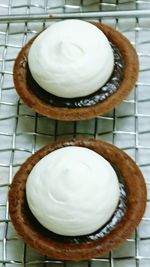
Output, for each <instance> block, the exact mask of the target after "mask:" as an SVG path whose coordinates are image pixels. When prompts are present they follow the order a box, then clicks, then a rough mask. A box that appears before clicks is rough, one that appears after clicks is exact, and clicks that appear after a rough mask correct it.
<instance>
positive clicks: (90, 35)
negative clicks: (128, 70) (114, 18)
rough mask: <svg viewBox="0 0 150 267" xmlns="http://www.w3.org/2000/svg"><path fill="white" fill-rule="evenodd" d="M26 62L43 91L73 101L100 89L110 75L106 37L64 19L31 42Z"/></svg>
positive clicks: (110, 55) (82, 23)
mask: <svg viewBox="0 0 150 267" xmlns="http://www.w3.org/2000/svg"><path fill="white" fill-rule="evenodd" d="M28 63H29V68H30V71H31V74H32V76H33V78H34V80H35V81H36V82H37V83H38V84H39V85H40V86H41V87H42V88H43V89H45V90H46V91H48V92H49V93H51V94H53V95H56V96H59V97H66V98H73V97H81V96H86V95H89V94H91V93H93V92H95V91H96V90H98V89H99V88H100V87H101V86H103V85H104V84H105V83H106V82H107V80H108V79H109V77H110V76H111V73H112V70H113V67H114V57H113V52H112V49H111V46H110V44H109V42H108V40H107V38H106V36H105V35H104V34H103V32H102V31H101V30H99V29H98V28H97V27H96V26H94V25H93V24H91V23H89V22H85V21H81V20H64V21H60V22H56V23H54V24H52V25H51V26H50V27H48V28H47V29H46V30H45V31H43V32H42V33H41V34H40V35H39V36H38V37H37V38H36V39H35V40H34V42H33V44H32V45H31V48H30V50H29V55H28Z"/></svg>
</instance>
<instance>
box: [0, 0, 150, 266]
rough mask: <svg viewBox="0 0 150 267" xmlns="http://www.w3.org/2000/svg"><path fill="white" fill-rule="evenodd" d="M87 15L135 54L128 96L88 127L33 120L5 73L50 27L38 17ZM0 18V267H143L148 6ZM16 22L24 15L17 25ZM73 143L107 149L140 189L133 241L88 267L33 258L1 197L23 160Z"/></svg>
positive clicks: (67, 8) (149, 124) (38, 4)
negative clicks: (137, 173) (117, 151)
mask: <svg viewBox="0 0 150 267" xmlns="http://www.w3.org/2000/svg"><path fill="white" fill-rule="evenodd" d="M88 11H90V12H94V13H93V15H92V18H93V19H95V18H97V19H98V17H99V20H101V21H102V22H104V23H107V24H109V25H111V26H113V27H115V28H116V29H118V30H119V31H121V32H123V34H124V35H125V36H127V38H128V39H129V40H130V41H131V43H132V44H133V45H134V46H135V48H136V50H137V53H138V56H139V60H140V73H139V79H138V82H137V84H136V87H135V90H133V92H132V93H131V94H130V96H129V98H128V99H127V100H125V101H124V102H123V103H122V104H121V105H120V106H118V107H117V108H116V109H115V110H113V111H112V112H110V113H108V114H105V115H104V116H99V117H97V118H95V119H93V120H86V121H81V122H80V121H79V122H61V121H54V120H50V119H48V118H46V117H43V116H40V115H39V114H36V113H34V112H33V111H31V109H30V108H28V107H27V106H26V105H25V104H24V103H23V102H22V101H21V100H20V99H19V97H18V95H17V93H16V91H15V88H14V84H13V75H12V68H13V64H14V60H15V58H16V55H17V54H18V52H19V51H20V49H21V47H22V46H23V45H24V44H25V42H26V41H27V40H29V39H30V38H31V37H32V36H33V35H35V34H36V33H37V32H39V31H40V30H42V29H43V28H45V27H46V26H48V25H49V23H51V21H50V20H49V21H48V20H47V19H46V17H44V16H45V15H46V14H48V13H53V14H55V18H57V16H58V15H61V16H62V18H65V17H66V16H68V15H69V14H70V13H74V14H75V15H76V16H77V17H79V16H86V15H87V16H89V15H90V14H89V13H86V14H85V13H83V12H88ZM106 11H107V12H108V13H107V14H106ZM95 12H96V13H95ZM99 12H100V13H99ZM34 14H36V16H35V17H36V18H37V16H39V17H38V20H35V17H34ZM41 14H42V16H41ZM0 15H1V16H0V21H1V23H0V86H1V94H0V267H2V266H7V267H14V266H53V267H59V266H60V267H61V266H65V267H66V266H67V267H71V266H76V267H77V266H78V267H80V266H82V267H90V266H91V267H108V266H111V267H120V266H121V267H135V266H136V267H141V266H142V267H149V266H150V202H149V192H150V175H149V173H150V92H149V90H150V1H149V0H145V1H144V0H138V1H132V0H120V1H119V0H118V1H117V0H106V1H105V0H104V1H98V0H97V1H96V0H95V1H94V0H85V1H84V0H82V1H80V0H74V1H73V0H72V1H71V0H70V1H67V0H66V1H64V0H56V1H53V0H50V1H47V0H45V1H44V0H39V1H38V0H31V1H30V0H29V1H27V0H26V1H25V0H22V1H21V0H16V1H13V0H12V1H11V0H9V1H8V0H0ZM8 15H9V16H8ZM18 15H20V16H21V15H24V16H22V19H21V20H20V21H17V16H18ZM69 16H70V15H69ZM96 16H97V17H96ZM80 136H82V137H94V138H96V139H102V140H105V141H108V142H110V143H113V144H115V145H116V146H118V147H120V148H121V149H123V150H124V151H126V152H127V153H128V154H129V155H130V156H131V157H132V158H133V159H135V161H136V162H137V164H138V166H139V167H140V169H141V171H142V172H143V174H144V176H145V180H146V184H147V190H148V201H147V209H146V212H145V215H144V217H143V219H142V221H141V223H140V225H139V227H138V229H137V230H136V231H135V233H133V235H132V236H131V237H130V238H129V239H128V240H127V241H126V242H125V243H124V244H123V245H122V246H120V247H119V248H118V249H116V250H115V251H113V252H111V253H109V254H108V255H105V256H103V257H101V258H96V259H91V260H90V261H84V262H78V263H76V262H63V261H58V260H53V259H49V258H46V257H43V256H41V255H39V254H38V253H36V252H35V251H33V250H32V249H31V248H29V247H28V246H27V245H26V244H24V242H23V241H21V240H20V239H19V238H18V237H17V235H16V233H15V231H14V229H13V226H12V224H11V221H10V218H9V213H8V201H7V193H8V188H9V184H10V183H11V181H12V177H13V175H14V174H15V172H16V171H17V170H18V168H19V166H20V165H21V164H22V163H23V161H24V160H25V159H26V158H27V157H28V156H30V155H31V154H32V153H34V152H35V151H36V150H37V149H39V148H40V147H42V146H43V145H45V144H47V143H49V142H52V141H54V140H56V139H63V138H66V137H80Z"/></svg>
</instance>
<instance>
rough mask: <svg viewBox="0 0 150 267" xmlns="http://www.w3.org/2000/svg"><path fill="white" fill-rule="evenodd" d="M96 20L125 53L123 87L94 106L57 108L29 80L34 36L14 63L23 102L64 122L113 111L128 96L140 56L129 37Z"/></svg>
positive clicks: (16, 80)
mask: <svg viewBox="0 0 150 267" xmlns="http://www.w3.org/2000/svg"><path fill="white" fill-rule="evenodd" d="M92 23H93V24H94V25H95V26H97V27H98V28H99V29H101V30H102V31H103V32H104V34H105V35H106V36H107V38H108V39H109V41H110V42H112V43H113V44H114V45H116V47H117V48H118V49H119V51H120V53H121V54H122V57H123V60H124V76H123V80H122V81H121V83H120V86H119V87H118V89H117V90H116V92H115V93H113V94H112V95H111V96H109V97H108V98H107V99H106V100H104V101H103V102H99V103H97V104H96V105H93V106H90V107H80V108H77V107H76V108H68V107H56V106H53V105H51V104H48V103H46V102H44V101H43V100H41V99H40V98H38V97H37V96H36V95H35V94H34V92H33V91H32V90H31V89H30V86H29V83H27V69H26V68H25V67H24V62H25V60H26V61H27V55H28V51H29V49H30V46H31V44H32V42H33V41H34V39H35V38H36V37H34V38H32V39H31V40H30V41H29V42H28V43H27V44H26V45H25V46H24V47H23V48H22V50H21V51H20V53H19V55H18V57H17V59H16V61H15V65H14V84H15V87H16V90H17V92H18V94H19V95H20V97H21V98H22V99H23V101H24V102H25V103H26V104H27V105H28V106H29V107H30V108H32V109H33V110H34V111H36V112H38V113H40V114H42V115H44V116H47V117H49V118H53V119H57V120H64V121H67V120H72V121H74V120H85V119H90V118H94V117H96V116H97V115H101V114H104V113H106V112H108V111H110V110H112V109H113V108H114V107H116V106H117V105H118V104H120V103H121V102H122V101H123V100H124V99H125V98H127V96H128V95H129V93H130V91H131V90H132V89H133V87H134V85H135V83H136V80H137V77H138V71H139V63H138V57H137V54H136V51H135V49H134V48H133V46H132V45H131V44H130V42H129V41H128V39H127V38H126V37H124V36H123V35H122V34H121V33H120V32H118V31H116V30H115V29H113V28H112V27H110V26H107V25H105V24H102V23H98V22H92Z"/></svg>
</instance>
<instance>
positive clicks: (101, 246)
mask: <svg viewBox="0 0 150 267" xmlns="http://www.w3.org/2000/svg"><path fill="white" fill-rule="evenodd" d="M69 145H71V146H72V145H76V146H83V147H87V148H89V149H92V150H94V151H96V152H97V153H99V154H100V155H102V156H103V157H105V158H106V159H107V160H108V161H110V162H111V163H112V164H113V165H114V166H116V167H117V168H118V169H119V171H120V172H121V175H122V177H123V179H124V184H125V188H126V192H127V203H126V205H127V207H126V212H125V215H124V216H123V218H122V219H121V221H120V222H119V223H118V224H117V225H116V226H115V228H114V229H113V230H111V231H110V232H109V233H108V234H106V235H105V236H104V237H100V238H98V239H97V240H94V241H93V240H90V241H86V242H82V243H79V244H75V243H73V244H72V243H67V242H64V243H63V242H59V239H58V240H54V239H53V238H51V234H50V232H49V234H48V235H45V234H43V233H42V232H40V231H38V230H37V228H36V227H35V224H34V223H33V222H32V220H31V218H30V214H29V213H28V211H27V209H26V205H27V203H26V198H25V186H26V180H27V178H28V175H29V173H30V171H31V170H32V168H33V166H34V165H35V164H36V163H37V162H38V161H39V160H40V159H41V158H43V157H44V156H45V155H47V154H48V153H50V152H52V151H53V150H56V149H58V148H61V147H64V146H69ZM85 186H86V185H85ZM89 197H90V196H89ZM145 206H146V186H145V182H144V178H143V175H142V173H141V172H140V170H139V168H138V167H137V165H136V163H135V162H134V161H133V160H132V159H131V158H130V157H129V156H128V155H127V154H126V153H124V152H123V151H122V150H120V149H118V148H117V147H115V146H113V145H111V144H108V143H105V142H102V141H97V140H94V139H69V140H64V141H58V142H55V143H51V144H49V145H47V146H45V147H44V148H42V149H41V150H39V151H38V152H36V153H35V154H34V155H32V156H31V157H30V158H29V159H27V161H26V162H25V163H24V164H23V165H22V166H21V168H20V170H19V171H18V172H17V174H16V175H15V177H14V180H13V182H12V185H11V187H10V191H9V211H10V216H11V220H12V223H13V225H14V227H15V229H16V231H17V233H18V235H19V236H20V237H21V238H22V239H23V240H25V242H27V243H28V244H29V245H30V246H31V247H32V248H34V249H35V250H37V251H38V252H40V253H41V254H43V255H47V256H49V257H51V258H56V259H61V260H76V261H77V260H84V259H90V258H92V257H97V256H101V255H103V254H105V253H107V252H109V251H111V250H112V249H114V248H116V247H117V246H118V245H119V244H121V243H122V242H123V241H125V239H126V238H128V237H130V235H131V233H132V232H133V231H134V229H135V227H136V226H137V225H138V224H139V222H140V220H141V218H142V216H143V213H144V210H145Z"/></svg>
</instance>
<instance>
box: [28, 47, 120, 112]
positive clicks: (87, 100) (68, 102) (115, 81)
mask: <svg viewBox="0 0 150 267" xmlns="http://www.w3.org/2000/svg"><path fill="white" fill-rule="evenodd" d="M111 47H112V49H113V53H114V69H113V72H112V75H111V77H110V78H109V80H108V81H107V83H106V84H105V85H103V86H102V87H101V88H100V89H98V90H97V91H96V92H94V93H92V94H90V95H88V96H85V97H77V98H62V97H57V96H54V95H52V94H50V93H48V92H47V91H45V90H44V89H42V88H41V87H40V86H39V85H38V84H37V83H36V81H35V80H34V79H33V77H32V75H31V72H30V70H29V67H28V66H27V83H28V85H29V88H30V89H31V90H32V91H33V92H34V94H35V95H36V96H37V97H38V98H40V99H41V100H42V101H44V102H46V103H49V104H50V105H53V106H56V107H67V108H80V107H82V108H83V107H88V106H92V105H96V104H97V103H99V102H102V101H104V100H106V99H107V98H108V97H109V96H111V95H112V94H113V93H114V92H116V90H117V89H118V87H119V84H120V83H121V81H122V79H123V67H124V61H123V57H122V55H121V53H120V51H119V49H118V48H117V47H116V46H115V45H114V44H112V43H111ZM26 63H27V62H26ZM106 64H107V63H106Z"/></svg>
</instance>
